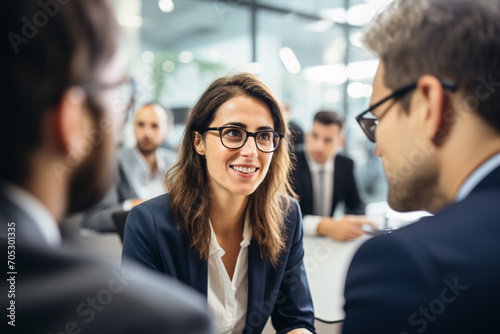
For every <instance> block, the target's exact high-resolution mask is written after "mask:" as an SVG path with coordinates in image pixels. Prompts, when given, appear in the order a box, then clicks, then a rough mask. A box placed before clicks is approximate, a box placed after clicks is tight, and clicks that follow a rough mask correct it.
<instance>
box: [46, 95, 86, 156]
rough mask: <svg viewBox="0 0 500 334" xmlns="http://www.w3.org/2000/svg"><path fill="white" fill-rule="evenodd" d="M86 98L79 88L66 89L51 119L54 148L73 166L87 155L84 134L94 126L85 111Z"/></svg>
mask: <svg viewBox="0 0 500 334" xmlns="http://www.w3.org/2000/svg"><path fill="white" fill-rule="evenodd" d="M86 97H87V96H86V93H85V91H84V90H83V89H82V88H81V87H71V88H69V89H67V90H66V91H65V92H64V93H63V95H62V97H61V101H60V102H59V104H58V106H57V107H56V109H55V111H54V113H53V119H52V121H53V123H52V124H53V129H54V137H55V138H54V140H55V143H54V145H55V147H56V148H57V150H60V152H61V154H62V155H65V156H67V157H69V158H71V161H73V162H74V163H75V164H76V163H80V162H81V161H82V160H83V158H84V157H85V155H86V154H88V153H89V152H88V147H87V146H88V144H89V143H88V139H87V137H86V133H88V131H90V129H91V128H92V127H93V126H94V124H93V122H94V120H93V119H92V117H91V116H90V113H89V111H88V110H87V105H86Z"/></svg>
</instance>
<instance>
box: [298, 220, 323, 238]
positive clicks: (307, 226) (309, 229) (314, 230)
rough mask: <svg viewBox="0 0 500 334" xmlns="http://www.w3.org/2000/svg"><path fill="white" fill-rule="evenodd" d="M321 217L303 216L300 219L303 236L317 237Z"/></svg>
mask: <svg viewBox="0 0 500 334" xmlns="http://www.w3.org/2000/svg"><path fill="white" fill-rule="evenodd" d="M321 218H322V217H321V216H314V215H305V216H304V218H303V219H302V223H303V224H304V234H305V235H317V234H318V225H319V222H320V221H321Z"/></svg>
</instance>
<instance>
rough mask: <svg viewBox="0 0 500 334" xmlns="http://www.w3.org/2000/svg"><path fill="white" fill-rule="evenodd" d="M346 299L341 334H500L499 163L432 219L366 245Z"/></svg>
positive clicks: (354, 268)
mask: <svg viewBox="0 0 500 334" xmlns="http://www.w3.org/2000/svg"><path fill="white" fill-rule="evenodd" d="M345 299H346V304H345V311H346V318H345V322H344V326H343V333H345V334H351V333H352V334H362V333H380V334H382V333H383V334H386V333H425V334H430V333H481V334H483V333H499V332H500V329H499V328H500V325H499V324H498V314H499V313H500V306H499V300H500V168H497V169H496V170H494V171H493V172H492V173H490V174H489V175H488V176H487V177H486V178H485V179H483V180H482V181H481V182H480V183H479V184H478V185H477V186H476V187H475V188H474V190H473V191H472V192H471V193H470V194H469V195H468V196H467V197H466V198H465V199H464V200H462V201H460V202H456V203H454V204H452V205H450V206H449V207H447V208H445V209H443V210H441V211H440V212H439V213H437V214H436V215H435V216H434V217H427V218H424V219H422V220H420V221H418V222H416V223H414V224H412V225H409V226H407V227H404V228H402V229H400V230H398V231H395V232H393V233H390V234H386V235H382V236H379V237H375V238H373V239H370V240H368V241H367V242H366V243H365V244H363V245H362V246H361V247H360V249H359V250H358V252H357V253H356V255H355V256H354V259H353V261H352V263H351V267H350V269H349V273H348V276H347V282H346V287H345Z"/></svg>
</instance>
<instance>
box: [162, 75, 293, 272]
mask: <svg viewBox="0 0 500 334" xmlns="http://www.w3.org/2000/svg"><path fill="white" fill-rule="evenodd" d="M237 96H249V97H252V98H255V99H257V100H260V101H262V102H264V103H265V104H266V105H267V107H268V108H269V112H270V113H271V116H272V118H273V121H274V130H275V131H278V132H281V133H283V134H284V135H285V139H284V140H282V141H281V144H280V146H279V147H278V149H277V150H276V151H274V152H273V153H272V154H273V157H272V160H271V164H270V166H269V170H268V172H267V175H266V177H265V179H264V180H263V181H262V183H261V184H260V185H259V186H258V188H257V189H256V190H255V192H254V193H253V194H251V195H250V197H249V201H248V206H247V212H248V214H249V220H250V224H251V226H252V232H253V237H254V238H255V239H256V240H257V242H258V245H259V247H260V251H261V255H262V256H263V257H267V258H268V259H269V260H270V261H271V263H273V264H274V265H276V264H277V263H278V261H279V255H280V254H281V252H282V251H283V249H284V246H285V240H284V228H285V223H284V221H285V218H286V214H287V211H288V208H289V206H290V198H289V197H288V195H287V194H292V195H294V194H295V193H294V192H293V190H292V187H291V184H290V169H291V161H290V153H289V151H290V148H289V136H290V132H289V130H288V124H287V122H286V120H285V117H284V114H283V111H282V110H281V108H280V106H279V103H278V101H277V99H276V97H275V96H274V94H273V93H272V92H271V90H270V89H269V88H268V87H267V86H266V85H265V84H264V83H263V82H262V81H261V80H260V79H259V78H257V77H256V76H255V75H253V74H249V73H242V74H237V75H232V76H227V77H223V78H219V79H217V80H215V81H214V82H213V83H212V84H211V85H210V87H208V89H207V90H206V91H205V92H204V93H203V94H202V96H201V97H200V99H199V101H198V103H196V105H195V106H194V108H193V110H192V111H191V113H190V115H189V118H188V121H187V124H186V130H185V132H184V137H183V139H182V143H181V146H180V153H179V158H178V159H177V163H176V165H175V166H174V167H173V168H172V169H171V170H170V171H169V172H168V173H167V177H166V186H167V189H168V190H169V192H170V208H171V210H172V213H173V214H174V217H175V218H176V220H177V224H178V225H179V227H180V228H181V229H182V230H183V231H184V232H185V234H186V236H187V238H188V240H189V241H190V244H191V247H193V248H194V249H195V250H196V252H197V253H198V254H199V256H200V258H204V259H208V255H209V242H210V226H209V224H208V218H209V204H210V191H209V188H208V187H209V183H208V177H207V170H206V162H205V158H204V157H201V156H199V155H198V153H197V152H196V151H195V149H194V140H193V136H194V132H195V131H196V132H198V133H200V134H204V133H205V131H206V129H207V128H208V127H209V126H210V124H211V122H212V121H213V119H214V118H215V115H216V113H217V111H218V110H219V108H220V107H221V106H222V105H223V104H224V103H225V102H227V101H228V100H230V99H232V98H234V97H237Z"/></svg>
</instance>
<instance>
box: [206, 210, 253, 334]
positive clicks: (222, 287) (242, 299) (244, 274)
mask: <svg viewBox="0 0 500 334" xmlns="http://www.w3.org/2000/svg"><path fill="white" fill-rule="evenodd" d="M209 223H210V231H211V238H210V251H209V258H208V289H207V298H208V309H209V310H210V312H211V313H212V315H213V316H214V318H215V323H216V325H217V327H218V329H219V332H220V333H222V334H241V332H242V331H243V329H244V328H245V320H246V315H247V302H248V245H250V241H251V239H252V229H251V226H250V224H249V222H248V216H246V217H245V224H244V227H243V241H241V243H240V246H241V248H240V252H239V253H238V258H237V260H236V267H235V269H234V275H233V280H232V281H231V279H230V278H229V274H228V273H227V271H226V267H225V266H224V263H223V262H222V256H224V254H225V251H224V250H223V249H222V248H221V247H220V246H219V243H218V242H217V238H216V236H215V233H214V230H213V228H212V222H211V221H209Z"/></svg>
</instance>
